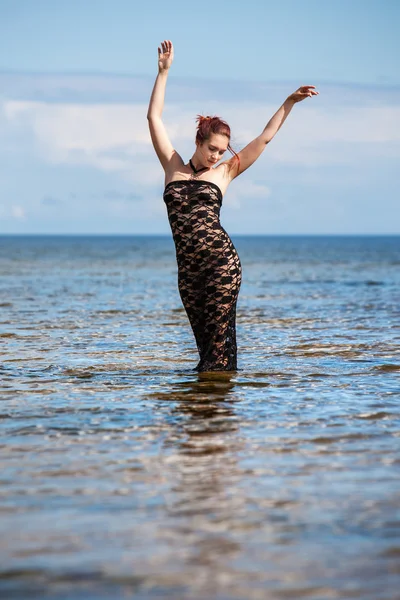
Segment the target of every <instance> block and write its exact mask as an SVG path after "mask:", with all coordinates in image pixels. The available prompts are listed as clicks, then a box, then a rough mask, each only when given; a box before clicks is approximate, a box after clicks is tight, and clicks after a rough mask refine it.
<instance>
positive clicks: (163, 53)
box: [158, 40, 174, 73]
mask: <svg viewBox="0 0 400 600" xmlns="http://www.w3.org/2000/svg"><path fill="white" fill-rule="evenodd" d="M173 60H174V47H173V45H172V42H171V40H164V41H163V42H161V48H158V72H159V73H161V72H162V71H168V69H169V68H170V66H171V65H172V61H173Z"/></svg>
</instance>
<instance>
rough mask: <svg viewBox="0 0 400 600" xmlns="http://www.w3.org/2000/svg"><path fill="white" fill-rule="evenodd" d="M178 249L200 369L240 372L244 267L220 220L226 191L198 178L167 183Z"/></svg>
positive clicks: (184, 298)
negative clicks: (240, 298) (239, 319)
mask: <svg viewBox="0 0 400 600" xmlns="http://www.w3.org/2000/svg"><path fill="white" fill-rule="evenodd" d="M164 201H165V204H166V207H167V212H168V219H169V223H170V225H171V230H172V235H173V239H174V242H175V248H176V259H177V263H178V288H179V293H180V296H181V299H182V303H183V306H184V307H185V310H186V313H187V316H188V318H189V321H190V324H191V327H192V330H193V333H194V337H195V340H196V344H197V349H198V351H199V354H200V361H199V363H198V365H197V367H196V369H197V370H198V371H236V369H237V346H236V303H237V298H238V294H239V289H240V284H241V276H242V269H241V264H240V260H239V256H238V253H237V251H236V249H235V247H234V245H233V243H232V241H231V239H230V238H229V236H228V234H227V233H226V231H225V230H224V229H223V227H222V226H221V224H220V220H219V217H220V211H221V205H222V193H221V190H220V189H219V187H218V186H217V185H216V184H214V183H212V182H209V181H204V180H200V179H194V180H181V181H173V182H171V183H169V184H168V185H167V186H166V188H165V191H164Z"/></svg>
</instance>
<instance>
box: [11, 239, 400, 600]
mask: <svg viewBox="0 0 400 600" xmlns="http://www.w3.org/2000/svg"><path fill="white" fill-rule="evenodd" d="M233 241H234V243H235V245H236V247H237V249H238V251H239V255H240V257H241V261H242V265H243V284H242V289H241V292H240V296H239V304H238V326H237V332H238V347H239V368H240V370H239V371H238V372H237V373H231V374H214V375H198V374H196V373H195V372H193V370H192V369H193V368H194V366H195V365H196V364H197V355H196V350H195V345H194V341H193V339H192V335H191V332H190V329H189V326H188V322H187V319H186V316H185V313H184V311H183V309H182V307H181V304H180V299H179V296H178V292H177V286H176V266H175V261H174V249H173V246H172V241H171V240H170V238H167V237H165V238H164V237H84V236H82V237H35V236H33V237H18V236H15V237H13V236H3V237H0V273H1V279H0V286H1V287H0V357H1V366H0V379H1V382H0V396H1V403H0V416H1V420H0V434H1V438H0V442H1V445H0V459H1V469H0V515H1V533H2V535H1V538H0V556H1V561H0V597H1V598H18V599H25V598H55V599H61V598H63V599H72V600H77V599H80V598H82V599H83V598H85V600H86V599H93V600H98V599H102V598H113V599H119V598H131V597H135V598H138V599H140V600H141V599H153V598H174V599H175V598H176V599H186V598H188V599H196V600H200V599H209V598H213V599H216V600H225V599H235V600H236V599H259V598H260V599H263V600H275V599H278V600H280V599H296V600H298V599H300V598H301V599H307V600H308V599H313V600H325V599H328V598H329V599H330V598H338V599H340V600H347V599H353V598H362V599H363V600H369V599H371V600H377V599H379V600H387V599H390V600H392V599H398V598H400V594H399V592H398V590H399V589H400V510H399V507H400V502H399V501H400V483H399V481H400V480H399V467H400V452H399V449H400V408H399V400H400V268H399V267H400V238H399V237H375V238H374V237H321V238H319V237H268V238H263V237H259V238H258V237H254V238H246V237H236V238H235V237H233Z"/></svg>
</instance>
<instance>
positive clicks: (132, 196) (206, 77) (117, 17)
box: [0, 0, 400, 234]
mask: <svg viewBox="0 0 400 600" xmlns="http://www.w3.org/2000/svg"><path fill="white" fill-rule="evenodd" d="M137 6H138V5H137V3H136V2H134V1H130V2H128V1H126V0H119V1H118V0H114V1H112V2H111V1H101V0H98V1H97V2H95V1H93V0H86V1H85V2H82V1H79V2H78V1H75V0H70V1H69V2H62V1H61V0H53V1H51V2H50V1H40V0H35V1H33V0H30V1H27V0H19V1H18V0H13V1H8V0H0V159H1V160H0V233H168V231H169V230H168V222H167V220H166V213H165V207H164V205H163V203H162V188H163V176H162V171H161V167H160V166H159V164H158V162H157V158H156V156H155V154H154V152H153V150H152V148H151V145H150V141H149V136H148V131H147V123H146V118H145V116H146V109H147V102H148V98H149V95H150V92H151V88H152V84H153V81H154V77H155V75H156V71H157V45H158V44H159V42H160V41H161V40H162V39H164V38H169V39H172V40H173V42H174V45H175V49H176V59H175V62H174V65H173V68H172V70H171V74H170V80H169V84H168V91H167V103H166V109H165V121H166V124H167V127H168V130H169V132H170V136H171V138H172V140H173V142H174V144H175V145H176V147H177V149H178V151H180V153H181V154H182V155H183V156H184V157H185V158H186V159H188V158H189V157H190V156H191V154H192V152H193V148H194V146H193V137H194V117H195V115H196V114H197V113H199V112H202V113H204V114H206V113H212V114H219V115H220V116H221V117H223V118H225V119H226V120H227V121H228V122H229V123H230V124H231V127H232V131H233V143H234V146H235V147H236V149H240V148H241V147H243V146H244V145H245V144H246V143H247V142H248V141H250V139H252V138H253V137H254V136H256V135H258V133H260V132H261V130H262V129H263V127H264V125H265V124H266V122H267V121H268V119H269V118H270V116H272V114H273V113H274V112H275V110H276V109H277V108H278V107H279V105H280V104H281V103H282V102H283V101H284V99H285V97H286V96H287V95H288V94H290V93H291V92H292V91H294V89H296V88H297V87H298V86H299V85H301V84H314V85H316V86H317V88H318V89H319V91H320V95H319V96H318V97H317V98H312V99H310V100H309V101H308V100H307V101H305V102H303V103H301V104H299V105H296V106H295V107H294V109H293V111H292V114H291V115H290V116H289V118H288V120H287V122H286V123H285V124H284V126H283V128H282V129H281V131H280V132H279V133H278V134H277V136H276V138H275V139H274V140H273V141H272V142H271V144H270V145H269V146H268V147H267V148H266V150H265V152H264V154H263V155H262V156H261V158H260V159H259V161H257V163H255V165H253V167H252V168H251V169H249V170H248V171H247V172H246V173H244V174H243V175H242V176H241V177H239V178H238V179H237V180H235V181H234V182H233V183H232V184H231V186H230V188H229V189H228V192H227V194H226V196H225V198H224V208H223V212H222V217H221V218H222V222H223V224H224V226H225V227H226V229H227V230H228V231H229V232H232V233H276V234H280V233H288V234H290V233H400V207H399V201H398V190H399V184H400V181H399V179H400V177H399V171H400V169H399V168H398V165H399V158H400V134H399V131H400V127H399V125H400V70H399V68H398V56H399V41H398V31H399V25H400V18H399V17H400V3H399V2H397V1H396V2H395V1H391V0H386V1H385V0H381V1H369V0H364V1H360V0H346V1H344V0H336V1H335V2H328V1H326V2H325V1H322V0H318V1H314V0H302V1H300V0H299V1H298V2H294V1H290V0H289V1H285V2H282V3H277V2H269V1H264V2H254V1H251V0H249V1H247V2H238V1H236V0H231V1H229V2H225V1H222V2H219V3H209V4H207V3H205V2H203V3H201V4H200V3H196V4H195V3H190V2H187V1H185V2H181V1H176V2H173V1H172V2H169V3H166V2H161V1H159V0H153V1H152V2H147V3H145V4H144V6H140V9H138V8H137Z"/></svg>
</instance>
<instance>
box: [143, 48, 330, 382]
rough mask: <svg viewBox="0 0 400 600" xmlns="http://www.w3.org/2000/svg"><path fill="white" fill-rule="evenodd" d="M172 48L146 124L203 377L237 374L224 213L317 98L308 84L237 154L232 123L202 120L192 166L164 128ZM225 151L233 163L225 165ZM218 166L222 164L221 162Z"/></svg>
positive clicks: (162, 58) (231, 257) (161, 53)
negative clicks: (232, 189) (233, 193)
mask: <svg viewBox="0 0 400 600" xmlns="http://www.w3.org/2000/svg"><path fill="white" fill-rule="evenodd" d="M173 57H174V49H173V46H172V42H171V41H169V40H165V41H164V42H162V44H161V48H158V75H157V79H156V81H155V84H154V88H153V93H152V95H151V99H150V105H149V110H148V114H147V118H148V121H149V127H150V133H151V139H152V141H153V145H154V149H155V151H156V153H157V156H158V158H159V160H160V162H161V165H162V166H163V168H164V171H165V191H164V201H165V203H166V206H167V210H168V218H169V222H170V225H171V229H172V235H173V238H174V242H175V247H176V258H177V262H178V287H179V292H180V295H181V299H182V302H183V305H184V307H185V309H186V313H187V315H188V318H189V321H190V324H191V326H192V329H193V333H194V336H195V339H196V343H197V348H198V351H199V354H200V362H199V364H198V365H197V370H198V371H235V370H236V369H237V359H236V355H237V350H236V325H235V322H236V301H237V297H238V293H239V288H240V283H241V266H240V261H239V257H238V254H237V252H236V250H235V247H234V246H233V244H232V242H231V240H230V238H229V236H228V235H227V233H226V231H225V230H224V229H223V228H222V227H221V224H220V222H219V214H220V210H221V204H222V198H223V195H224V193H225V192H226V189H227V187H228V185H229V184H230V182H231V181H232V180H233V179H235V177H237V176H238V175H240V174H241V173H243V171H245V170H246V169H247V168H248V167H250V165H252V164H253V163H254V161H255V160H257V158H258V157H259V156H260V154H261V153H262V151H263V150H264V148H265V146H266V144H268V142H270V141H271V140H272V138H273V137H274V135H275V134H276V132H277V131H278V130H279V128H280V127H281V126H282V124H283V122H284V121H285V119H286V117H287V116H288V114H289V113H290V111H291V110H292V108H293V106H294V104H295V103H296V102H300V101H301V100H304V99H305V98H308V97H311V96H314V95H316V94H318V92H317V91H316V90H315V87H314V86H312V85H306V86H302V87H300V88H299V89H298V90H297V91H296V92H294V93H293V94H291V95H290V96H289V97H288V98H287V99H286V100H285V102H284V103H283V104H282V106H281V107H280V108H279V110H278V111H277V112H276V113H275V114H274V116H273V117H272V118H271V119H270V121H269V122H268V123H267V125H266V127H265V128H264V130H263V132H262V133H261V134H260V135H259V136H258V137H256V138H255V139H254V140H253V141H252V142H250V144H248V145H247V146H246V147H245V148H243V150H241V151H240V152H239V153H237V154H236V152H234V151H233V150H232V148H231V146H230V137H231V131H230V128H229V125H228V124H227V123H225V121H222V120H221V119H220V118H219V117H198V120H197V123H198V125H197V134H196V149H195V152H194V154H193V156H192V158H191V159H190V160H189V162H188V163H187V164H185V163H184V161H183V160H182V158H181V157H180V155H179V154H178V152H177V151H176V150H175V149H174V147H173V146H172V144H171V142H170V139H169V137H168V134H167V132H166V130H165V127H164V124H163V122H162V119H161V117H162V111H163V107H164V97H165V88H166V84H167V77H168V71H169V68H170V67H171V64H172V61H173ZM226 150H229V151H230V152H231V153H232V155H233V156H232V157H231V158H230V159H228V160H224V161H223V162H219V161H220V160H221V159H222V157H223V155H224V154H225V152H226ZM217 163H219V164H217Z"/></svg>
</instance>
